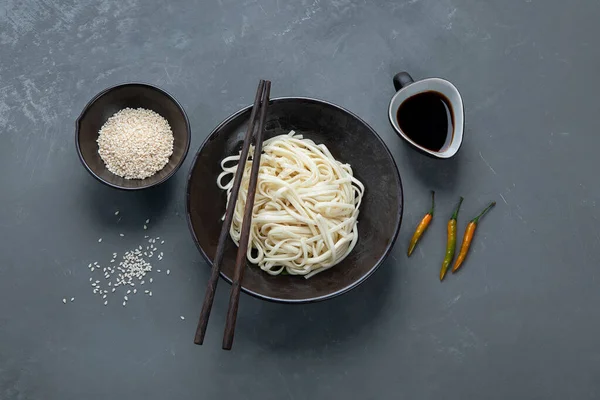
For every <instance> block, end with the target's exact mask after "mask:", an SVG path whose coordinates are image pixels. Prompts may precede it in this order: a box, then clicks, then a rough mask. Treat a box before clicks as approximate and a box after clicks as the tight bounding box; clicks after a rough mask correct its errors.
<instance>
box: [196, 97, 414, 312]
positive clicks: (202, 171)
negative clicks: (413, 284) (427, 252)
mask: <svg viewBox="0 0 600 400" xmlns="http://www.w3.org/2000/svg"><path fill="white" fill-rule="evenodd" d="M249 117H250V107H246V108H244V109H242V110H240V111H238V112H237V113H235V114H233V115H232V116H230V117H229V118H227V119H226V120H225V121H223V122H221V124H219V126H217V127H216V128H215V130H213V131H212V132H211V133H210V135H209V136H208V138H207V139H206V141H205V142H204V143H203V144H202V146H201V147H200V150H198V153H197V154H196V158H195V159H194V162H193V165H192V167H191V170H190V175H189V180H188V186H187V200H186V201H187V213H188V223H189V227H190V230H191V232H192V235H193V237H194V240H195V241H196V244H197V245H198V248H199V249H200V251H201V252H202V255H203V256H204V257H205V258H206V260H207V261H208V262H209V263H212V260H213V257H214V255H215V253H216V249H217V242H218V238H219V232H220V231H221V225H222V222H221V216H222V215H223V214H224V213H225V204H226V196H225V192H223V191H222V190H221V189H219V188H218V187H217V184H216V182H217V176H218V175H219V173H220V172H221V166H220V163H221V160H222V159H223V158H224V157H226V156H229V155H232V154H237V153H238V152H239V151H240V149H241V147H242V144H243V140H244V135H245V132H246V126H247V123H248V119H249ZM290 130H294V131H296V132H297V133H300V134H303V135H304V136H305V137H307V138H310V139H312V140H314V141H315V142H316V143H318V144H319V143H323V144H325V145H326V146H327V147H328V148H329V150H330V151H331V153H332V155H333V156H334V157H335V158H336V159H337V160H339V161H341V162H344V163H349V164H350V165H351V166H352V169H353V171H354V174H355V176H356V177H357V178H358V179H359V180H360V181H361V182H362V183H363V184H364V185H365V195H364V197H363V201H362V205H361V209H360V215H359V217H358V235H359V239H358V243H357V244H356V247H355V248H354V250H353V251H352V252H351V253H350V255H349V256H348V257H347V258H346V259H344V260H343V261H342V262H341V263H340V264H338V265H336V266H334V267H333V268H331V269H329V270H327V271H324V272H322V273H320V274H317V275H315V276H314V277H312V278H310V279H305V278H303V277H301V276H289V275H287V276H271V275H268V274H267V273H265V272H263V271H262V270H261V269H260V268H258V267H257V266H255V265H252V264H250V263H248V264H247V266H246V271H245V273H244V280H243V282H242V290H243V291H244V292H246V293H249V294H251V295H254V296H256V297H259V298H262V299H266V300H271V301H278V302H284V303H303V302H311V301H318V300H324V299H328V298H332V297H335V296H337V295H340V294H342V293H345V292H347V291H349V290H350V289H352V288H354V287H356V286H358V285H359V284H360V283H362V282H364V281H365V280H366V279H367V278H368V277H369V276H370V275H371V274H372V273H373V272H374V271H375V270H376V269H377V267H379V266H380V265H381V264H382V263H383V261H384V259H385V258H386V256H387V255H388V253H389V252H390V250H391V248H392V245H393V244H394V241H395V240H396V236H397V235H398V230H399V229H400V223H401V220H402V205H403V200H402V183H401V181H400V174H399V173H398V168H397V167H396V163H395V162H394V159H393V158H392V155H391V154H390V152H389V150H388V149H387V147H386V146H385V144H384V143H383V141H382V140H381V138H380V137H379V136H378V135H377V133H375V131H374V130H373V129H371V127H369V125H367V124H366V123H365V122H364V121H363V120H361V119H360V118H359V117H357V116H356V115H354V114H352V113H351V112H349V111H348V110H345V109H343V108H341V107H339V106H336V105H334V104H331V103H327V102H325V101H321V100H315V99H308V98H297V97H294V98H278V99H274V100H272V101H271V103H270V106H269V110H268V117H267V123H266V132H265V139H268V138H270V137H273V136H276V135H280V134H283V133H288V132H289V131H290ZM236 253H237V247H236V245H235V244H234V243H233V241H231V240H229V241H228V243H227V247H226V249H225V255H224V260H223V264H222V268H221V276H222V277H223V278H225V279H226V280H227V281H228V282H230V283H231V278H232V275H233V267H234V265H235V257H236Z"/></svg>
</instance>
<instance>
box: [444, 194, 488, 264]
mask: <svg viewBox="0 0 600 400" xmlns="http://www.w3.org/2000/svg"><path fill="white" fill-rule="evenodd" d="M495 205H496V202H495V201H492V202H491V204H490V205H489V206H487V207H486V208H485V209H484V210H483V211H482V212H481V214H479V215H478V216H476V217H475V218H473V219H472V220H471V222H469V224H468V225H467V229H466V230H465V236H464V237H463V241H462V245H461V246H460V253H458V257H457V258H456V262H455V263H454V266H453V267H452V272H453V273H454V272H456V271H457V270H458V269H459V268H460V266H461V265H462V263H463V261H465V258H466V257H467V253H468V251H469V247H470V246H471V241H472V240H473V234H474V233H475V228H477V224H478V223H479V219H480V218H481V217H483V216H484V215H485V213H487V212H488V211H489V210H490V209H491V208H492V207H494V206H495Z"/></svg>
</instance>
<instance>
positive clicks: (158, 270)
mask: <svg viewBox="0 0 600 400" xmlns="http://www.w3.org/2000/svg"><path fill="white" fill-rule="evenodd" d="M156 272H158V273H159V274H160V269H157V270H156ZM90 280H91V279H90Z"/></svg>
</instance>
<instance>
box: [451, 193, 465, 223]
mask: <svg viewBox="0 0 600 400" xmlns="http://www.w3.org/2000/svg"><path fill="white" fill-rule="evenodd" d="M463 200H464V198H463V197H462V196H460V200H459V201H458V205H457V206H456V210H454V213H453V214H452V217H451V218H450V219H457V218H458V211H459V210H460V205H461V204H462V202H463Z"/></svg>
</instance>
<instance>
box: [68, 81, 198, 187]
mask: <svg viewBox="0 0 600 400" xmlns="http://www.w3.org/2000/svg"><path fill="white" fill-rule="evenodd" d="M125 86H145V87H148V88H150V89H153V90H156V91H158V92H160V93H161V94H163V95H164V96H166V97H167V98H169V99H171V100H172V101H173V102H174V103H175V105H176V106H177V108H178V109H179V110H180V111H181V113H182V114H183V119H184V120H185V128H186V132H187V135H186V136H187V144H186V146H185V149H184V151H183V154H182V155H181V159H180V160H179V161H178V162H177V164H176V165H175V167H174V168H173V170H172V171H171V172H169V173H168V174H167V175H165V176H164V177H163V178H162V179H161V180H159V181H157V182H154V183H152V184H147V185H144V186H139V187H126V186H121V185H116V184H114V183H112V182H108V181H107V180H105V179H103V178H101V177H100V176H99V175H98V174H96V172H94V170H92V168H91V167H90V166H89V165H88V163H87V162H86V161H85V159H84V158H83V155H82V154H81V144H80V143H79V136H80V127H81V119H82V118H83V116H84V115H85V114H86V113H87V111H88V110H89V108H90V107H91V106H92V105H93V104H94V103H95V102H96V101H98V99H100V98H101V97H102V96H104V95H106V94H107V93H108V92H110V91H112V90H115V89H119V88H121V87H125ZM191 138H192V128H191V125H190V120H189V118H188V116H187V113H186V112H185V109H184V108H183V106H182V105H181V103H180V102H179V101H177V99H176V98H175V97H174V96H173V95H172V94H170V93H169V92H167V91H166V90H164V89H162V88H160V87H158V86H156V85H152V84H150V83H146V82H126V83H119V84H117V85H114V86H110V87H107V88H105V89H103V90H101V91H100V92H98V93H97V94H96V95H95V96H94V97H92V99H91V100H90V101H88V102H87V104H86V105H85V106H84V107H83V109H82V110H81V113H80V114H79V116H78V117H77V119H76V120H75V148H76V149H77V155H78V156H79V161H81V163H82V164H83V166H84V167H85V169H86V170H87V171H88V172H89V173H90V174H91V175H92V176H93V177H94V178H96V179H97V180H98V181H100V182H102V183H104V184H105V185H108V186H110V187H112V188H115V189H119V190H125V191H135V190H142V189H148V188H150V187H154V186H157V185H160V184H162V183H164V182H165V181H166V180H167V179H169V178H171V177H172V176H173V175H175V173H176V172H177V171H178V170H179V168H180V167H181V166H182V165H183V162H184V161H185V159H186V157H187V154H188V151H189V150H190V144H191V141H192V140H191Z"/></svg>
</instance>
